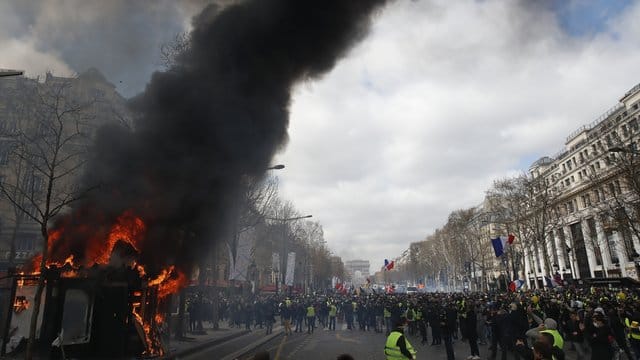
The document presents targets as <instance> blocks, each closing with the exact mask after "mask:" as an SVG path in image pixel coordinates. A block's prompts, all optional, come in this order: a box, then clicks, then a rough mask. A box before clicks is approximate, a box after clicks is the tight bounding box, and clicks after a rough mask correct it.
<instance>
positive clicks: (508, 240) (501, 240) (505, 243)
mask: <svg viewBox="0 0 640 360" xmlns="http://www.w3.org/2000/svg"><path fill="white" fill-rule="evenodd" d="M515 238H516V237H515V236H513V235H511V234H509V235H508V236H500V237H497V238H495V239H491V245H493V251H494V252H495V253H496V257H500V256H502V254H504V251H505V250H506V249H507V247H509V245H511V244H512V243H513V240H515Z"/></svg>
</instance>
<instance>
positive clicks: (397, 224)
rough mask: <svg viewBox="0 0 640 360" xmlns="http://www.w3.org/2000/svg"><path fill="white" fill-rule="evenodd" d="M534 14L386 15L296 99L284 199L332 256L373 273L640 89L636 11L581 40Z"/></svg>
mask: <svg viewBox="0 0 640 360" xmlns="http://www.w3.org/2000/svg"><path fill="white" fill-rule="evenodd" d="M529 5H530V3H527V2H522V3H517V2H512V1H496V0H493V1H491V0H489V1H456V2H451V1H446V0H439V1H433V2H426V1H413V2H402V1H399V2H395V3H392V4H390V6H389V7H388V8H387V9H386V11H384V12H383V13H382V14H381V15H380V16H379V18H378V19H377V20H376V22H375V23H374V28H373V31H372V33H371V35H370V36H369V37H368V38H367V39H366V40H365V41H364V42H363V43H362V44H360V45H359V46H358V47H357V48H356V49H354V50H353V51H352V52H351V54H350V55H349V56H348V58H347V59H344V60H343V61H341V62H340V63H339V64H338V66H337V67H336V69H334V71H333V72H331V73H330V74H329V75H327V76H326V77H325V78H323V79H322V80H320V81H318V82H316V83H312V84H303V85H301V86H300V87H299V88H298V89H297V91H296V94H295V97H294V102H293V106H292V117H291V126H290V142H289V145H288V147H287V148H286V150H285V151H284V152H283V153H282V154H280V155H279V159H278V161H277V162H282V163H285V164H286V166H287V168H286V169H285V170H284V172H283V173H282V174H280V178H281V180H282V185H281V190H282V192H283V193H284V195H285V197H287V198H288V199H290V200H292V201H293V202H294V203H295V204H296V206H297V207H298V208H299V209H300V211H301V212H304V213H312V214H313V215H314V219H315V220H317V221H320V222H321V223H322V224H323V226H324V228H325V237H326V239H327V242H328V244H329V246H330V247H331V248H332V249H334V250H335V252H336V253H337V254H338V255H342V256H343V258H346V259H349V258H365V259H369V260H370V261H371V262H372V270H375V269H377V268H378V265H380V264H381V262H382V259H384V258H385V257H393V256H397V255H399V254H400V253H401V251H402V250H403V249H406V248H407V247H408V244H409V243H410V242H412V241H419V240H422V239H423V238H424V237H425V236H426V235H427V234H429V233H430V232H432V231H433V230H434V229H435V228H438V227H440V226H442V225H443V224H444V222H445V221H446V218H447V215H448V214H449V212H451V211H452V210H455V209H458V208H465V207H471V206H474V205H476V204H478V203H479V202H480V201H482V198H483V195H484V192H485V190H487V189H488V188H489V186H490V184H491V183H492V181H493V180H494V179H496V178H499V177H505V176H510V175H513V174H515V173H517V172H518V171H523V170H526V168H527V167H528V166H529V165H530V162H531V161H533V160H535V159H537V158H538V157H541V156H545V155H554V154H555V153H556V152H557V151H558V150H560V149H561V148H562V147H563V146H564V143H563V142H564V140H565V138H566V136H567V135H568V134H569V133H570V132H571V131H573V130H575V129H577V128H578V127H580V126H581V125H583V124H586V123H589V122H591V121H592V120H594V119H595V118H597V117H598V116H599V115H600V114H601V113H603V112H605V111H606V110H607V109H608V108H609V107H611V106H613V105H615V103H616V101H617V99H619V98H620V96H621V95H622V94H624V92H625V91H627V90H628V89H629V88H631V87H632V86H633V85H635V84H636V83H637V82H639V80H640V69H639V68H638V67H637V63H638V62H639V61H640V41H639V40H640V26H639V25H638V23H637V21H634V19H637V18H638V15H640V6H638V4H635V5H634V6H633V7H630V8H629V9H627V11H626V13H625V14H623V15H622V16H621V17H620V18H619V19H611V21H610V22H609V29H608V30H607V31H605V32H604V33H600V34H598V35H597V36H592V37H584V38H572V37H570V36H568V35H567V34H566V33H565V32H563V30H562V29H561V28H560V26H559V25H558V22H557V19H556V17H555V14H553V13H552V12H550V10H548V9H544V8H533V7H530V6H529ZM531 159H533V160H531Z"/></svg>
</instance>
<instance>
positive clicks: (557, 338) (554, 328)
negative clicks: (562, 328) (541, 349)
mask: <svg viewBox="0 0 640 360" xmlns="http://www.w3.org/2000/svg"><path fill="white" fill-rule="evenodd" d="M541 328H544V329H543V330H540V334H550V335H551V336H553V344H551V345H553V347H557V348H558V349H560V350H563V351H564V349H563V348H564V339H563V338H562V335H560V333H559V332H558V323H557V322H556V321H555V320H553V319H551V318H546V319H544V323H543V324H542V326H541Z"/></svg>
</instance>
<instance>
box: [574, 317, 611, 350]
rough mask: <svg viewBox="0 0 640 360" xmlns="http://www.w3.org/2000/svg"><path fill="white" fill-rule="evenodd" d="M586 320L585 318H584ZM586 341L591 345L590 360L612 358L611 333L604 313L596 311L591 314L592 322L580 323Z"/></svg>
mask: <svg viewBox="0 0 640 360" xmlns="http://www.w3.org/2000/svg"><path fill="white" fill-rule="evenodd" d="M585 320H586V319H585ZM581 329H582V330H584V331H585V334H586V336H587V341H589V344H590V345H591V360H600V359H613V346H612V345H611V342H612V340H613V333H612V332H611V328H610V327H609V325H607V323H606V320H605V318H604V315H602V314H599V313H596V314H594V315H593V318H592V324H589V325H582V324H581Z"/></svg>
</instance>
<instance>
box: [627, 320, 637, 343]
mask: <svg viewBox="0 0 640 360" xmlns="http://www.w3.org/2000/svg"><path fill="white" fill-rule="evenodd" d="M633 323H635V326H633V325H634V324H633ZM624 324H625V325H626V326H627V327H628V328H629V339H635V340H640V326H639V325H638V322H637V321H633V322H631V323H630V322H629V318H626V319H624Z"/></svg>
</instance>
